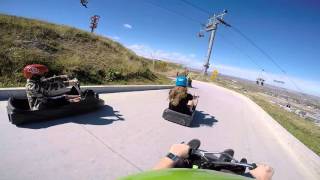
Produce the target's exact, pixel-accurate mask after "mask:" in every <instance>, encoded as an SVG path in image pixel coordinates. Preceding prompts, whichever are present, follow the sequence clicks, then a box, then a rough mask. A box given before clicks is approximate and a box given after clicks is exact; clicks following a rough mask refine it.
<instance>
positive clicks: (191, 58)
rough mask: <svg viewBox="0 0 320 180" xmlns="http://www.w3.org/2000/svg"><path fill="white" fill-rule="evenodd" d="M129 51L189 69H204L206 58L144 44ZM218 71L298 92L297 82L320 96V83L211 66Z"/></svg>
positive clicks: (130, 47) (238, 68) (228, 67)
mask: <svg viewBox="0 0 320 180" xmlns="http://www.w3.org/2000/svg"><path fill="white" fill-rule="evenodd" d="M127 47H128V48H129V49H131V50H133V51H134V52H135V53H136V54H138V55H140V56H143V57H147V58H155V59H161V60H168V61H171V62H176V63H179V64H183V65H185V66H188V67H192V68H197V69H203V61H204V57H203V58H201V59H197V58H196V55H195V54H192V53H191V54H188V55H184V54H181V53H179V52H168V51H164V50H159V49H153V48H151V47H149V46H147V45H142V44H133V45H128V46H127ZM212 69H218V71H219V72H220V73H222V74H226V75H231V76H235V77H240V78H244V79H249V80H256V79H257V78H258V77H262V78H264V79H265V80H266V83H267V84H270V85H275V86H280V87H283V88H288V89H292V90H297V89H296V87H295V86H294V85H293V83H292V82H291V81H293V82H295V83H296V84H297V85H298V87H300V88H301V89H302V90H303V91H305V92H306V93H310V94H314V95H318V96H320V82H318V81H312V80H305V79H301V78H297V77H289V78H288V77H286V76H285V75H283V74H276V73H269V72H262V71H260V70H255V69H248V68H240V67H236V66H230V65H225V64H213V65H211V68H210V70H212ZM273 80H280V81H284V82H285V84H284V85H279V84H277V83H275V82H274V81H273Z"/></svg>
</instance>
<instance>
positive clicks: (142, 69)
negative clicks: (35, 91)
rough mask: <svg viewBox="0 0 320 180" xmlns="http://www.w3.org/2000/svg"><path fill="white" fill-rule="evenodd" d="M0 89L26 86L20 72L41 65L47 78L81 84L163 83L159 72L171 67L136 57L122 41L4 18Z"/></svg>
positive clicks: (1, 18)
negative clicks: (55, 76) (62, 77)
mask: <svg viewBox="0 0 320 180" xmlns="http://www.w3.org/2000/svg"><path fill="white" fill-rule="evenodd" d="M0 37H1V38H0V67H1V68H0V87H13V86H24V84H25V81H26V80H25V79H24V77H23V75H22V69H23V67H24V66H25V65H27V64H32V63H40V64H44V65H47V66H48V67H49V69H50V73H49V74H48V75H49V76H50V75H53V74H68V75H70V76H73V77H77V78H78V79H79V80H80V82H81V83H82V84H117V83H119V84H132V83H138V84H150V83H151V84H163V83H167V82H171V81H170V80H168V79H167V77H165V76H162V75H160V74H159V73H157V71H161V72H165V71H167V70H169V69H170V68H172V67H173V64H171V63H166V62H162V61H159V62H157V63H156V64H155V68H154V69H155V70H154V71H153V69H152V70H151V67H153V66H152V61H150V60H149V59H146V58H143V57H140V56H137V55H136V54H135V53H134V52H132V51H131V50H129V49H127V48H125V47H124V46H123V45H121V44H120V43H118V42H115V41H113V40H110V39H108V38H105V37H102V36H97V35H94V34H91V33H89V32H86V31H83V30H79V29H75V28H72V27H68V26H62V25H56V24H51V23H47V22H43V21H38V20H32V19H26V18H21V17H15V16H8V15H1V14H0Z"/></svg>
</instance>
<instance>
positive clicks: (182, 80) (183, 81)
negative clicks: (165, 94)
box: [176, 76, 188, 87]
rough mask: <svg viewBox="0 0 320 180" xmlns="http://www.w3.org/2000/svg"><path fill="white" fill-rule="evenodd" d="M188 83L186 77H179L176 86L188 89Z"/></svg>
mask: <svg viewBox="0 0 320 180" xmlns="http://www.w3.org/2000/svg"><path fill="white" fill-rule="evenodd" d="M187 81H188V80H187V78H186V77H185V76H178V77H177V79H176V86H182V87H187Z"/></svg>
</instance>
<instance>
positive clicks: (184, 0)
mask: <svg viewBox="0 0 320 180" xmlns="http://www.w3.org/2000/svg"><path fill="white" fill-rule="evenodd" d="M180 1H182V2H183V3H185V4H187V5H189V6H191V7H193V8H195V9H198V10H199V11H201V12H203V13H205V14H207V15H210V14H211V13H210V12H209V11H207V10H205V9H203V8H201V7H199V6H197V5H195V4H193V3H191V2H189V1H187V0H180Z"/></svg>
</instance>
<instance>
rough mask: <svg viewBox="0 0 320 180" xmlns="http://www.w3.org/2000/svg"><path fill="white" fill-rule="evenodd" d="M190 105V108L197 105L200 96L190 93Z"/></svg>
mask: <svg viewBox="0 0 320 180" xmlns="http://www.w3.org/2000/svg"><path fill="white" fill-rule="evenodd" d="M188 97H189V99H188V106H189V107H190V108H192V107H194V106H197V104H198V97H197V96H192V95H191V94H188Z"/></svg>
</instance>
